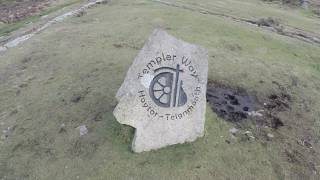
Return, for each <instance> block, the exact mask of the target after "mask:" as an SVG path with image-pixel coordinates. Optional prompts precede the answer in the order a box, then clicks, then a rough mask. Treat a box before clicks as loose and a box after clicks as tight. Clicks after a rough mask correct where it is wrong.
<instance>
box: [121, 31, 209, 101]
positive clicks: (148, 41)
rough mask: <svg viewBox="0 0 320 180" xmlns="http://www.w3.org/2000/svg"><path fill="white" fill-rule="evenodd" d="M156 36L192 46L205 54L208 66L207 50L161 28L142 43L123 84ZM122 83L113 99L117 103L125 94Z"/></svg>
mask: <svg viewBox="0 0 320 180" xmlns="http://www.w3.org/2000/svg"><path fill="white" fill-rule="evenodd" d="M157 36H164V37H168V38H173V39H175V40H176V41H178V42H179V43H181V44H187V45H188V46H192V47H193V48H194V49H197V50H198V51H200V53H203V54H205V56H206V58H205V63H206V64H207V66H208V50H207V49H206V48H205V47H203V46H200V45H195V44H192V43H189V42H186V41H184V40H182V39H180V38H176V37H174V36H173V35H170V34H169V33H168V32H167V31H165V30H164V29H162V28H155V29H154V30H153V31H152V32H151V34H150V35H149V37H148V39H147V41H146V42H145V43H144V46H143V47H142V48H141V49H140V50H139V52H138V54H137V55H136V57H135V59H134V60H133V61H132V63H131V65H130V67H129V69H128V71H127V73H126V75H125V77H124V82H125V81H126V78H127V77H128V74H129V70H130V69H131V67H132V65H133V64H134V63H135V61H136V60H137V58H138V57H139V54H140V53H141V52H142V51H143V50H145V48H146V47H147V46H148V44H150V43H151V42H152V40H153V39H156V37H157ZM124 82H123V83H122V84H121V86H120V88H119V89H118V91H117V93H116V95H115V97H116V99H117V101H118V102H120V100H121V98H122V97H124V96H125V95H126V94H125V93H123V92H122V86H123V84H124Z"/></svg>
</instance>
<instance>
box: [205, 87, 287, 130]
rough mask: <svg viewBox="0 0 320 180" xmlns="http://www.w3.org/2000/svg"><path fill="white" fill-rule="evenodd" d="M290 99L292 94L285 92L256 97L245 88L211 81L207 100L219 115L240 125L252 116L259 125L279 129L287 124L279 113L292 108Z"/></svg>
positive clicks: (252, 119) (253, 120)
mask: <svg viewBox="0 0 320 180" xmlns="http://www.w3.org/2000/svg"><path fill="white" fill-rule="evenodd" d="M260 101H262V102H264V103H261V102H260ZM290 101H291V96H290V95H289V94H287V93H285V92H280V93H278V94H275V93H271V94H270V95H268V96H267V97H256V96H255V95H253V94H250V93H248V91H246V90H245V89H243V88H231V87H228V86H225V85H221V84H219V83H209V84H208V87H207V102H208V103H209V104H210V107H211V109H212V110H213V111H214V112H215V113H217V115H218V116H219V117H221V118H223V119H225V120H226V121H229V122H233V123H237V124H238V125H240V124H239V123H241V122H242V120H244V119H249V118H250V120H251V121H252V122H253V123H254V124H255V125H257V126H259V127H270V128H272V129H278V128H280V127H282V126H284V125H285V124H284V122H283V121H282V120H281V119H280V118H279V117H278V113H279V112H283V111H287V110H290Z"/></svg>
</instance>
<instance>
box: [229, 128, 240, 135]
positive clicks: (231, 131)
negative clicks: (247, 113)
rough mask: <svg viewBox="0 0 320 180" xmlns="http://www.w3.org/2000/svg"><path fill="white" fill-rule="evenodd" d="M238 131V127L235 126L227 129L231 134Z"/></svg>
mask: <svg viewBox="0 0 320 180" xmlns="http://www.w3.org/2000/svg"><path fill="white" fill-rule="evenodd" d="M238 131H239V129H237V128H234V127H233V128H231V129H229V132H230V133H232V134H235V133H237V132H238Z"/></svg>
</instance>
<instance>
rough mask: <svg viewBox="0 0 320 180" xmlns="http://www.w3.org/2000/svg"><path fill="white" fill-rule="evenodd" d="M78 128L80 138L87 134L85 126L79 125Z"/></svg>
mask: <svg viewBox="0 0 320 180" xmlns="http://www.w3.org/2000/svg"><path fill="white" fill-rule="evenodd" d="M78 128H79V131H80V136H83V135H86V134H88V129H87V127H86V125H81V126H79V127H78Z"/></svg>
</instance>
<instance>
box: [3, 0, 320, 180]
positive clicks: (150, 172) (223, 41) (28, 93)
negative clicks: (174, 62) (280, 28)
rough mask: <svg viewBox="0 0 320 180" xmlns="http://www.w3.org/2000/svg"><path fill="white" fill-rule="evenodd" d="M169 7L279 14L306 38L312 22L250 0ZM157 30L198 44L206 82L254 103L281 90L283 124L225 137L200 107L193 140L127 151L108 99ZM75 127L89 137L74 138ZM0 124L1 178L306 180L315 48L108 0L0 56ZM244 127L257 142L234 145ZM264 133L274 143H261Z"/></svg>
mask: <svg viewBox="0 0 320 180" xmlns="http://www.w3.org/2000/svg"><path fill="white" fill-rule="evenodd" d="M171 2H173V3H176V4H178V5H186V6H192V7H194V8H198V7H200V6H201V7H205V8H206V9H209V10H211V11H214V12H217V11H218V12H223V13H228V14H230V15H234V16H240V17H245V18H254V19H258V18H261V17H269V16H273V17H278V18H281V20H282V21H283V22H285V23H286V24H288V25H291V26H295V27H297V28H301V29H305V30H306V31H312V32H315V33H318V29H319V27H320V20H319V18H316V17H314V16H312V15H310V14H309V13H308V12H305V11H302V10H293V9H285V8H283V7H280V6H279V5H275V4H264V3H262V2H260V1H255V0H246V1H237V0H228V1H219V0H217V1H208V0H201V1H197V2H196V3H194V2H193V1H188V0H187V1H177V2H174V1H171ZM159 27H160V28H163V29H165V30H167V31H168V32H169V33H170V34H172V35H174V36H176V37H178V38H180V39H183V40H185V41H188V42H191V43H195V44H199V45H201V46H203V47H205V48H207V49H208V51H209V80H210V81H214V82H219V83H222V84H225V85H228V86H231V87H241V88H244V89H246V90H247V91H249V92H251V93H253V94H255V95H256V96H257V97H258V99H259V101H260V102H264V101H265V100H266V99H267V98H268V96H269V95H270V94H280V93H287V94H289V95H290V97H291V101H290V108H288V110H286V111H281V112H279V113H278V114H277V116H278V117H279V118H280V119H281V120H282V122H283V123H284V126H283V127H281V128H279V129H272V128H260V127H255V126H254V125H252V124H251V123H250V121H249V120H248V121H244V122H243V124H242V126H241V128H239V127H237V128H239V129H240V132H239V133H238V134H237V135H236V136H231V134H230V133H229V129H230V128H232V127H235V126H236V125H235V124H233V123H230V122H226V121H224V120H223V119H221V118H219V117H217V115H216V114H215V113H214V112H212V111H211V109H210V108H209V106H208V108H207V113H206V126H205V129H206V130H205V131H206V132H205V136H204V137H203V138H200V139H198V140H197V141H196V142H194V143H188V144H182V145H175V146H170V147H167V148H163V149H160V150H157V151H151V152H145V153H141V154H134V153H132V152H131V150H130V145H131V144H130V143H131V140H132V137H133V129H131V128H130V127H127V126H123V125H120V124H119V123H118V122H117V121H116V119H115V118H114V116H113V114H112V111H113V109H114V107H115V105H116V104H117V102H116V99H115V94H116V92H117V90H118V88H119V87H120V85H121V83H122V81H123V79H124V77H125V74H126V71H127V70H128V68H129V66H130V65H131V63H132V61H133V59H134V57H135V56H136V55H137V53H138V52H139V49H140V48H142V46H143V44H144V42H145V41H146V40H147V38H148V36H149V34H150V33H151V32H152V31H153V30H154V29H155V28H159ZM74 99H77V100H76V101H75V100H74ZM80 125H86V126H87V128H88V131H89V132H88V134H86V135H84V136H81V137H80V136H79V129H78V128H77V127H78V126H80ZM8 128H9V129H8ZM0 129H1V130H2V131H3V135H2V137H1V140H0V177H1V178H2V179H10V180H11V179H41V180H42V179H137V180H138V179H139V180H140V179H148V180H149V179H230V180H233V179H242V180H249V179H252V180H256V179H266V180H273V179H279V180H282V179H288V180H300V179H313V180H317V179H319V178H320V175H319V173H320V142H319V138H320V47H319V46H316V45H312V44H308V43H305V42H301V41H299V40H296V39H292V38H288V37H285V36H281V35H278V34H276V33H273V32H270V31H266V30H264V29H262V28H258V27H253V26H247V25H245V24H242V23H239V22H234V21H231V20H229V19H226V18H221V17H217V16H213V15H209V14H202V13H199V12H197V11H190V10H187V9H183V8H179V7H171V6H167V5H164V4H161V3H158V2H154V1H148V0H135V1H126V0H119V1H111V2H110V3H108V4H105V5H99V6H96V7H95V8H91V9H89V10H88V11H87V13H86V15H84V16H81V17H72V18H69V19H67V20H66V21H64V22H62V23H59V24H55V25H53V26H52V27H50V28H48V29H46V30H45V31H43V32H41V33H40V34H37V35H36V36H34V37H33V38H32V39H30V40H28V41H27V42H25V43H24V44H22V45H21V46H18V47H16V48H12V49H9V50H8V51H7V52H6V53H4V54H2V55H0ZM245 131H251V132H252V133H253V136H255V137H256V138H255V139H247V138H244V132H245ZM265 132H268V133H272V134H273V135H274V138H272V139H271V140H270V139H266V138H264V136H263V133H265ZM226 140H227V141H228V142H230V143H227V141H226ZM301 142H308V143H309V144H308V145H306V143H301ZM310 146H311V147H312V148H311V147H310Z"/></svg>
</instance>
